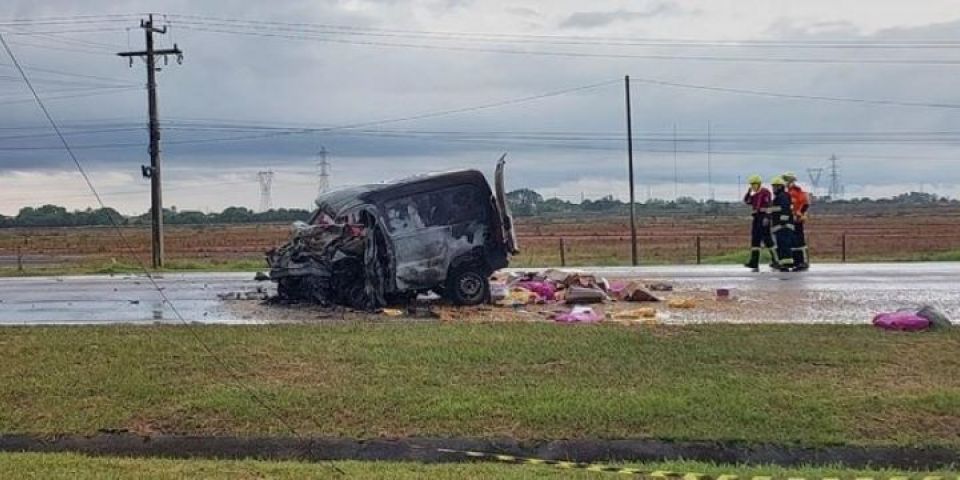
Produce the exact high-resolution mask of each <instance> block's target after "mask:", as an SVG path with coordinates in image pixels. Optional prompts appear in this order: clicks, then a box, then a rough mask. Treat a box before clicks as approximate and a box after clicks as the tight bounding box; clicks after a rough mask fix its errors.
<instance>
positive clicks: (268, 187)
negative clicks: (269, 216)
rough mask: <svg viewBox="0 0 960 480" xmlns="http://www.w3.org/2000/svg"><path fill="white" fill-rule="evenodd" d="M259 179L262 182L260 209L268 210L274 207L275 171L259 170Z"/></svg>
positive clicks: (262, 210)
mask: <svg viewBox="0 0 960 480" xmlns="http://www.w3.org/2000/svg"><path fill="white" fill-rule="evenodd" d="M257 180H258V181H259V182H260V211H261V212H266V211H267V210H270V209H271V208H273V199H272V198H271V196H272V191H273V172H272V171H270V170H267V171H264V172H257Z"/></svg>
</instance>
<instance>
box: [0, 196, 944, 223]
mask: <svg viewBox="0 0 960 480" xmlns="http://www.w3.org/2000/svg"><path fill="white" fill-rule="evenodd" d="M507 202H508V203H509V204H510V208H511V210H512V211H513V214H514V216H516V217H534V216H558V217H559V216H577V215H597V214H601V215H629V212H630V204H629V202H623V201H621V200H619V199H616V198H614V197H613V196H612V195H608V196H605V197H601V198H598V199H594V200H591V199H585V200H584V201H582V202H579V203H574V202H570V201H566V200H561V199H559V198H544V197H543V196H542V195H540V194H539V193H537V192H536V191H534V190H531V189H527V188H523V189H519V190H514V191H512V192H509V193H508V194H507ZM814 205H815V207H814V208H815V209H816V210H818V211H819V212H820V213H861V212H865V213H870V212H876V211H880V212H882V211H883V209H884V207H891V206H892V207H897V208H898V209H902V208H909V207H929V206H953V207H958V206H960V201H958V200H955V199H949V198H946V197H942V196H938V195H935V194H932V193H923V192H910V193H904V194H901V195H897V196H895V197H892V198H880V199H870V198H854V199H849V200H832V201H823V200H821V201H815V204H814ZM744 208H745V207H744V206H743V205H742V204H741V203H740V202H719V201H711V200H706V201H704V200H697V199H694V198H690V197H680V198H678V199H676V200H662V199H650V200H647V201H644V202H640V203H637V204H636V205H635V206H634V210H635V211H636V212H637V215H640V216H669V215H713V216H722V215H740V214H743V212H744ZM310 214H311V212H310V211H309V210H304V209H297V208H279V209H272V210H267V211H265V212H254V211H253V210H250V209H249V208H245V207H228V208H225V209H224V210H223V211H222V212H212V213H204V212H200V211H196V210H178V209H177V208H176V207H173V208H170V209H164V211H163V219H164V222H165V223H167V224H170V225H204V224H224V223H277V222H294V221H297V220H307V219H308V218H310ZM111 219H112V221H111ZM113 223H116V224H118V225H149V224H150V214H149V212H147V213H144V214H142V215H134V216H125V215H122V214H121V213H119V212H117V211H116V210H114V209H112V208H100V209H91V208H88V209H86V210H74V211H69V210H67V209H66V208H65V207H61V206H58V205H43V206H41V207H23V208H21V209H20V211H19V213H17V215H14V216H3V215H0V228H4V227H7V228H9V227H70V226H96V225H112V224H113Z"/></svg>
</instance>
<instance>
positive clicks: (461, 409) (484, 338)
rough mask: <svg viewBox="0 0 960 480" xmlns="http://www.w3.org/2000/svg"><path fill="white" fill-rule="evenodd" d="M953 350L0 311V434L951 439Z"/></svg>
mask: <svg viewBox="0 0 960 480" xmlns="http://www.w3.org/2000/svg"><path fill="white" fill-rule="evenodd" d="M188 328H190V329H192V330H188ZM194 335H198V336H199V337H200V338H202V339H203V340H204V342H206V343H207V344H208V345H209V346H210V347H211V348H212V350H213V351H214V352H217V354H218V356H219V357H220V358H222V360H223V361H224V362H225V363H226V364H228V365H230V366H231V367H232V368H233V369H235V371H237V372H238V374H239V375H240V377H241V378H242V380H243V382H244V383H245V384H247V385H248V386H249V388H250V389H251V390H252V391H254V392H256V393H257V394H258V395H259V396H261V397H262V398H263V399H265V400H266V401H267V402H268V403H269V404H270V405H273V406H275V408H274V410H273V411H265V410H264V409H262V408H261V407H260V406H259V405H258V404H257V403H255V402H254V401H252V400H251V399H250V397H249V395H248V393H246V392H244V391H243V390H240V389H238V388H237V387H236V386H235V385H234V384H233V382H232V381H231V378H230V376H228V374H227V373H226V372H224V371H223V370H222V369H221V368H220V367H219V366H218V363H217V362H216V361H215V360H214V359H213V358H211V357H210V356H209V355H208V354H207V353H206V352H205V351H204V350H203V349H201V348H200V347H199V346H198V344H197V343H196V341H195V339H194ZM957 351H960V329H953V330H947V331H941V332H928V333H919V334H892V333H888V332H882V331H876V330H874V329H873V328H872V327H866V326H791V325H769V326H731V325H703V326H688V327H644V328H638V327H623V326H615V325H594V326H560V325H553V324H530V323H495V324H469V323H454V324H432V323H431V324H399V323H386V324H383V323H381V324H361V323H356V324H347V325H336V326H331V325H326V326H310V325H274V326H250V327H222V326H220V327H217V326H194V327H173V326H150V327H128V326H109V327H80V328H76V327H74V328H70V327H7V328H3V329H0V355H2V357H3V359H4V367H3V368H2V369H0V432H4V433H34V434H58V433H64V434H73V433H77V434H89V433H95V432H96V431H98V430H99V429H128V430H131V431H134V432H140V433H150V432H164V433H196V434H237V435H287V434H289V432H288V431H286V430H285V429H284V428H283V427H282V426H281V425H280V424H279V423H278V422H277V420H276V417H275V415H279V416H282V417H283V418H284V420H285V421H286V422H287V423H288V424H290V425H293V426H294V427H295V428H296V429H297V430H298V432H300V433H308V434H313V435H328V436H344V437H352V438H369V437H378V436H382V435H386V436H465V437H494V436H509V437H514V438H520V439H524V438H539V439H553V438H643V437H653V438H661V439H677V440H742V441H749V442H773V443H779V444H808V445H826V444H859V445H900V446H905V445H923V446H934V445H937V446H950V447H960V376H958V375H957V372H960V357H958V356H957V355H956V354H955V353H956V352H957Z"/></svg>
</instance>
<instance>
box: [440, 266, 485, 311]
mask: <svg viewBox="0 0 960 480" xmlns="http://www.w3.org/2000/svg"><path fill="white" fill-rule="evenodd" d="M444 290H445V293H446V294H447V297H448V298H449V299H450V301H452V302H453V303H455V304H457V305H479V304H481V303H484V302H485V301H487V298H489V296H490V279H488V278H487V275H486V274H485V273H484V272H483V271H482V269H480V268H479V267H477V266H474V265H464V266H462V267H458V268H456V269H455V270H453V271H451V272H450V274H449V275H448V276H447V285H446V288H444Z"/></svg>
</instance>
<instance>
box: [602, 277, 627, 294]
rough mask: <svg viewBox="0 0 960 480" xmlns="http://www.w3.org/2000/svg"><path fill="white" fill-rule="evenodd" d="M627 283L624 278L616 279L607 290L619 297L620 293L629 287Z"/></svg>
mask: <svg viewBox="0 0 960 480" xmlns="http://www.w3.org/2000/svg"><path fill="white" fill-rule="evenodd" d="M627 283H628V282H625V281H623V280H614V281H612V282H610V288H609V289H607V292H608V293H610V294H612V295H613V296H614V297H619V296H620V294H622V293H623V291H624V290H625V289H626V288H627Z"/></svg>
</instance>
